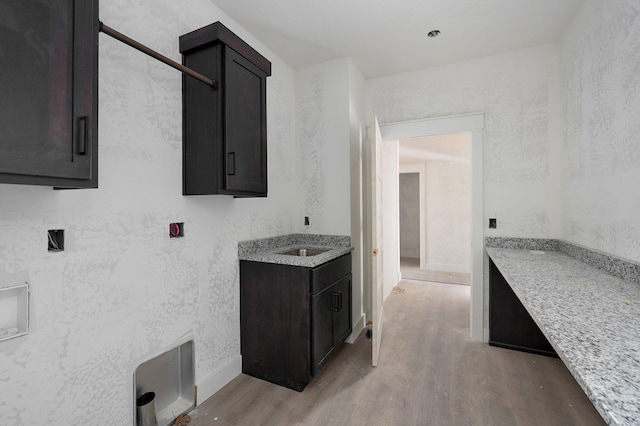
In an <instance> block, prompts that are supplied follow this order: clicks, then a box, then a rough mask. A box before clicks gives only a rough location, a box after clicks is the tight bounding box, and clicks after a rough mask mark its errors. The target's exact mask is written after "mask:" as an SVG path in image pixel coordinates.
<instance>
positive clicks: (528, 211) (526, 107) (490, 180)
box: [368, 44, 562, 237]
mask: <svg viewBox="0 0 640 426" xmlns="http://www.w3.org/2000/svg"><path fill="white" fill-rule="evenodd" d="M558 52H559V46H558V45H557V44H553V45H546V46H541V47H536V48H533V49H527V50H520V51H516V52H512V53H507V54H502V55H495V56H490V57H486V58H480V59H476V60H472V61H466V62H460V63H456V64H451V65H447V66H442V67H437V68H430V69H426V70H422V71H417V72H413V73H406V74H400V75H395V76H390V77H385V78H380V79H374V80H370V81H369V82H368V95H369V97H370V103H369V105H370V108H371V110H372V111H375V113H376V114H377V116H378V118H379V120H380V122H381V123H391V122H400V121H407V120H415V119H421V118H428V117H443V116H450V115H456V114H464V113H472V112H484V114H485V129H484V131H483V137H484V139H483V145H484V152H483V167H484V211H485V217H486V218H488V217H489V215H492V216H493V217H495V216H497V218H498V228H497V229H496V230H495V231H488V232H486V233H487V234H488V235H492V236H498V235H499V236H512V237H520V236H522V237H558V236H559V235H560V226H561V184H560V182H561V180H562V160H561V158H562V157H561V154H560V150H561V146H562V144H561V138H562V120H561V109H562V97H561V93H560V66H559V57H558V54H559V53H558Z"/></svg>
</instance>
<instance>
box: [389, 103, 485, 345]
mask: <svg viewBox="0 0 640 426" xmlns="http://www.w3.org/2000/svg"><path fill="white" fill-rule="evenodd" d="M483 128H484V113H481V112H480V113H472V114H462V115H452V116H446V117H435V118H427V119H422V120H413V121H403V122H395V123H384V124H380V131H381V132H382V139H383V140H400V139H408V138H415V137H422V136H437V135H445V134H451V133H470V134H471V302H470V310H471V314H470V323H471V324H470V327H469V328H470V331H471V338H472V339H473V340H477V341H485V342H486V341H487V339H486V337H485V334H486V333H485V332H484V310H485V309H484V230H483V226H482V225H483V223H484V219H483V218H484V212H483V173H482V130H483Z"/></svg>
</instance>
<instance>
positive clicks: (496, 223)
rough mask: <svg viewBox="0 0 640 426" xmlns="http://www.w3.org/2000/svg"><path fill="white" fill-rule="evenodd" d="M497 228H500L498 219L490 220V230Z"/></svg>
mask: <svg viewBox="0 0 640 426" xmlns="http://www.w3.org/2000/svg"><path fill="white" fill-rule="evenodd" d="M497 227H498V221H497V219H496V218H494V217H492V218H489V228H491V229H495V228H497Z"/></svg>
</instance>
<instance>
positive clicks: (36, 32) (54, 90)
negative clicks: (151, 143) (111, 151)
mask: <svg viewBox="0 0 640 426" xmlns="http://www.w3.org/2000/svg"><path fill="white" fill-rule="evenodd" d="M0 9H1V11H0V71H1V72H0V75H2V78H1V79H0V99H2V102H1V103H0V105H1V106H0V182H9V183H28V184H43V185H59V186H91V185H92V184H91V182H90V180H91V179H92V177H94V176H93V173H96V172H97V171H96V170H94V169H95V167H96V166H97V161H96V162H95V163H94V161H92V160H93V159H95V158H97V157H95V156H96V155H97V152H95V151H96V144H95V143H92V140H93V141H94V140H95V137H96V134H95V133H96V129H97V126H96V123H95V120H96V109H97V103H96V93H97V90H96V88H97V81H96V76H95V73H96V72H97V45H96V41H97V23H98V19H97V13H98V5H97V0H96V1H93V0H92V1H87V0H76V1H74V0H46V1H38V2H34V1H24V0H6V1H3V2H2V8H0ZM75 180H81V181H82V180H85V181H87V182H84V183H80V184H77V185H76V184H71V182H72V181H75ZM96 185H97V181H96V184H95V185H93V186H96Z"/></svg>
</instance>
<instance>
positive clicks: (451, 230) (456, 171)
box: [425, 161, 471, 272]
mask: <svg viewBox="0 0 640 426" xmlns="http://www.w3.org/2000/svg"><path fill="white" fill-rule="evenodd" d="M426 181H427V184H426V188H425V192H426V207H427V209H426V210H427V212H426V225H427V226H426V234H427V235H426V237H427V243H426V244H427V265H426V268H427V269H432V270H437V271H448V272H470V268H471V252H470V245H471V244H470V243H471V192H470V190H471V176H470V169H469V163H463V162H451V161H429V162H427V165H426Z"/></svg>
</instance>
